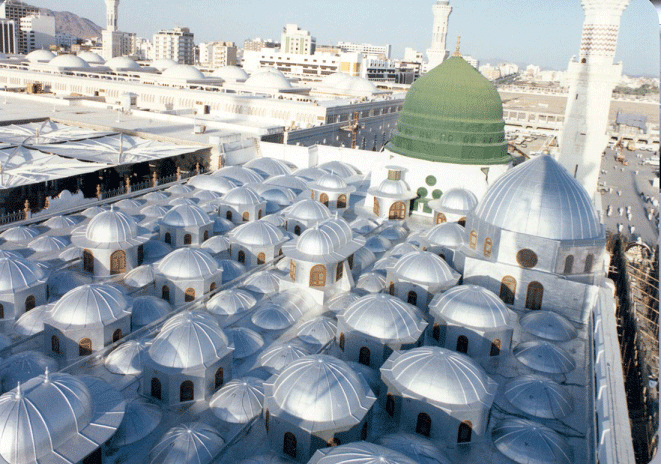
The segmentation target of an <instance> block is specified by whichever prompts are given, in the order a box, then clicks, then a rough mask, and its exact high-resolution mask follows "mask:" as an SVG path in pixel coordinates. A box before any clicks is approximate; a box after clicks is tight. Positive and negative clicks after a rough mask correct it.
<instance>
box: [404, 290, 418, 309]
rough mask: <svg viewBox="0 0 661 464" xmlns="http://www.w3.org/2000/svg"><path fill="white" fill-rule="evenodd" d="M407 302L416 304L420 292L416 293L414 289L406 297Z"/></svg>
mask: <svg viewBox="0 0 661 464" xmlns="http://www.w3.org/2000/svg"><path fill="white" fill-rule="evenodd" d="M406 302H407V303H409V304H412V305H415V304H417V303H418V294H417V293H415V292H414V291H413V290H411V291H410V292H409V294H408V297H407V298H406Z"/></svg>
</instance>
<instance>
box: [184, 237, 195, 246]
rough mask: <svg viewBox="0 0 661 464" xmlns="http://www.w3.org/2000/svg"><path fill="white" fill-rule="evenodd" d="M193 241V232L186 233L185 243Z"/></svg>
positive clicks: (188, 243)
mask: <svg viewBox="0 0 661 464" xmlns="http://www.w3.org/2000/svg"><path fill="white" fill-rule="evenodd" d="M192 243H193V236H192V235H191V234H186V235H184V245H190V244H192Z"/></svg>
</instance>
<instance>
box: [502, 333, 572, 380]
mask: <svg viewBox="0 0 661 464" xmlns="http://www.w3.org/2000/svg"><path fill="white" fill-rule="evenodd" d="M514 356H515V357H516V359H518V360H519V361H520V362H521V363H522V364H524V365H525V366H528V367H529V368H531V369H534V370H536V371H539V372H545V373H547V374H566V373H567V372H571V371H573V370H574V368H575V367H576V363H575V362H574V359H573V358H572V356H571V354H570V353H569V352H567V351H565V350H564V349H562V348H560V347H559V346H557V345H554V344H553V343H550V342H545V341H531V342H523V343H520V344H519V345H517V346H516V348H514Z"/></svg>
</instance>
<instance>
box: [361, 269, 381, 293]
mask: <svg viewBox="0 0 661 464" xmlns="http://www.w3.org/2000/svg"><path fill="white" fill-rule="evenodd" d="M356 288H357V289H360V290H364V291H366V292H369V293H379V292H382V291H383V289H384V288H386V276H384V275H383V273H381V272H376V271H374V272H365V273H364V274H361V275H360V277H359V278H358V281H357V282H356Z"/></svg>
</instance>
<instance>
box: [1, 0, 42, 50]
mask: <svg viewBox="0 0 661 464" xmlns="http://www.w3.org/2000/svg"><path fill="white" fill-rule="evenodd" d="M39 14H40V11H39V8H37V7H36V6H31V5H28V4H26V3H23V2H20V1H18V0H4V1H3V2H2V3H0V19H6V20H9V21H14V27H15V28H16V30H17V35H18V47H17V49H18V53H22V54H25V53H27V41H26V37H25V35H24V34H23V33H22V32H21V31H20V24H21V18H24V17H26V16H35V15H39Z"/></svg>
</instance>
